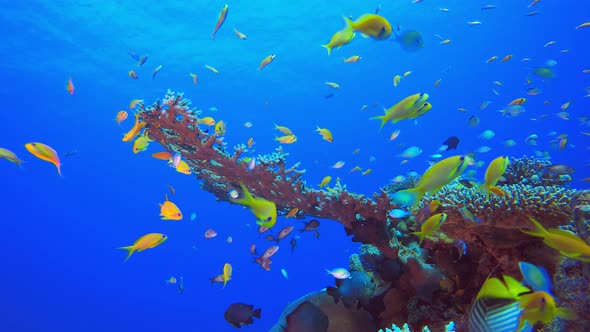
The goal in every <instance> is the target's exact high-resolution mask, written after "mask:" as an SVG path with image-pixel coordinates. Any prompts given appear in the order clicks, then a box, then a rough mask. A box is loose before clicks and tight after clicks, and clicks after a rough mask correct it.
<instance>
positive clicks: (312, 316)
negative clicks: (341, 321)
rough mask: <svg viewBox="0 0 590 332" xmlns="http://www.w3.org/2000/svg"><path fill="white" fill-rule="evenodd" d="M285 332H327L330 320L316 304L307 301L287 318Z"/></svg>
mask: <svg viewBox="0 0 590 332" xmlns="http://www.w3.org/2000/svg"><path fill="white" fill-rule="evenodd" d="M285 320H286V322H287V326H282V328H283V331H285V332H327V331H328V326H329V325H330V320H329V319H328V316H327V315H326V314H325V313H324V312H323V311H322V310H321V309H320V308H319V307H318V306H316V305H315V304H313V303H311V302H309V301H305V302H303V303H301V304H300V305H298V306H297V308H295V310H293V311H292V312H291V313H290V314H288V315H287V317H286V319H285Z"/></svg>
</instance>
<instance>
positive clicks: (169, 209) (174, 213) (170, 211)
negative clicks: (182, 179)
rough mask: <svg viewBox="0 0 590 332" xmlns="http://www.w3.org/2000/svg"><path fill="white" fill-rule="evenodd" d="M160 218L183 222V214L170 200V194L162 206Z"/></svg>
mask: <svg viewBox="0 0 590 332" xmlns="http://www.w3.org/2000/svg"><path fill="white" fill-rule="evenodd" d="M160 217H162V218H161V219H162V220H182V212H180V209H179V208H178V206H176V204H174V203H172V202H170V201H169V200H168V194H166V200H165V201H164V203H162V204H160Z"/></svg>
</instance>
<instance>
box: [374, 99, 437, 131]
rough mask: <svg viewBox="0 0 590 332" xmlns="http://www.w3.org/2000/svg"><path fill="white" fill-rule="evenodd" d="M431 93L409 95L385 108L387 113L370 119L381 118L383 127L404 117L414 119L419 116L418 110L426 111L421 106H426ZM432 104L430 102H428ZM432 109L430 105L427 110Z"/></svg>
mask: <svg viewBox="0 0 590 332" xmlns="http://www.w3.org/2000/svg"><path fill="white" fill-rule="evenodd" d="M428 97H429V95H428V94H427V93H416V94H413V95H411V96H408V97H406V98H404V99H402V101H400V102H399V103H397V104H395V105H393V106H391V107H390V108H389V109H387V110H385V114H384V115H381V116H375V117H372V118H370V120H381V127H380V128H383V126H384V125H385V124H386V123H387V122H388V121H391V122H393V123H397V122H399V121H401V120H404V119H413V118H415V117H417V115H416V113H417V112H418V111H420V112H422V113H421V114H424V113H426V112H425V111H424V110H421V108H424V107H426V106H427V105H425V103H426V100H428ZM428 105H430V104H428ZM428 110H430V107H428V109H427V110H426V111H428Z"/></svg>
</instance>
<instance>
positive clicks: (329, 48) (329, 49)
mask: <svg viewBox="0 0 590 332" xmlns="http://www.w3.org/2000/svg"><path fill="white" fill-rule="evenodd" d="M322 47H323V48H325V49H326V50H328V55H330V53H332V47H331V46H330V44H324V45H322Z"/></svg>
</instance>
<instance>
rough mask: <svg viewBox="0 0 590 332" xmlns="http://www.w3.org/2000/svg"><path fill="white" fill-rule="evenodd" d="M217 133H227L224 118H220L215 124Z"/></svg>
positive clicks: (219, 134) (220, 134) (221, 134)
mask: <svg viewBox="0 0 590 332" xmlns="http://www.w3.org/2000/svg"><path fill="white" fill-rule="evenodd" d="M215 134H216V135H217V136H223V135H225V122H223V120H219V121H217V123H216V124H215Z"/></svg>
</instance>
